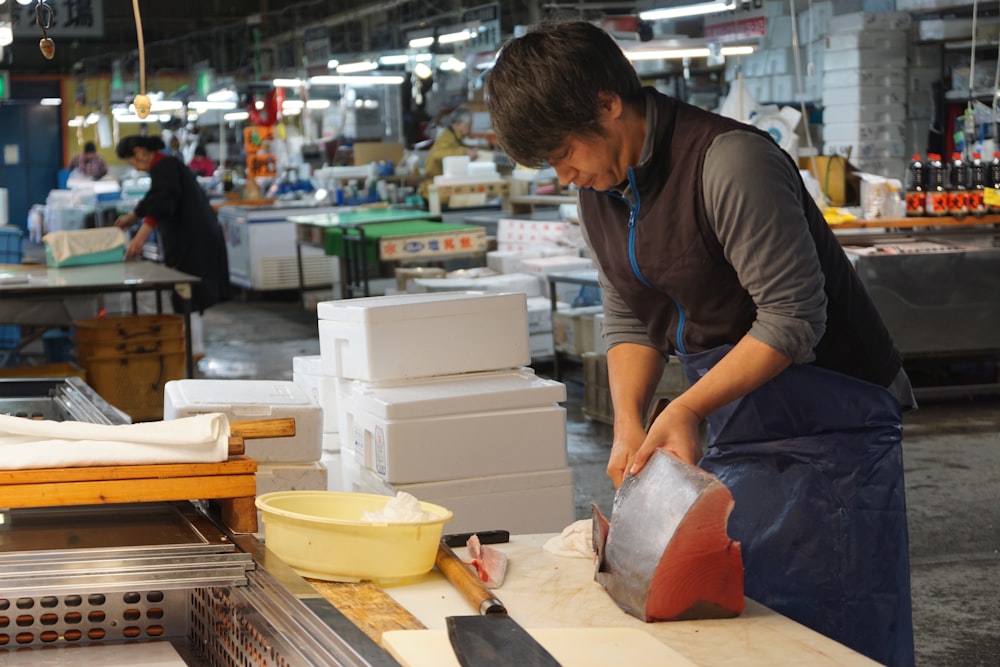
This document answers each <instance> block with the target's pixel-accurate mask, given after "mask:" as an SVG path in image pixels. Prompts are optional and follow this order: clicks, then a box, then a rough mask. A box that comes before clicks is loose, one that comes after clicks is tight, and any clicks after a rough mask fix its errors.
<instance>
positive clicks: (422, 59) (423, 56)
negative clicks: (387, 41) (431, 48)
mask: <svg viewBox="0 0 1000 667" xmlns="http://www.w3.org/2000/svg"><path fill="white" fill-rule="evenodd" d="M413 59H414V60H416V61H417V62H418V63H427V62H430V61H432V60H434V54H433V53H418V54H417V55H416V56H414V57H413Z"/></svg>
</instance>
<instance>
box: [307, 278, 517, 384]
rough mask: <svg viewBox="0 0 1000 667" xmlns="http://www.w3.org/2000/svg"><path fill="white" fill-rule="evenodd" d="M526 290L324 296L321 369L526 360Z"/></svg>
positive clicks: (384, 375) (459, 367)
mask: <svg viewBox="0 0 1000 667" xmlns="http://www.w3.org/2000/svg"><path fill="white" fill-rule="evenodd" d="M525 300H526V298H525V295H524V294H492V293H491V294H486V293H481V292H439V293H431V294H403V295H397V296H379V297H368V298H363V299H342V300H340V301H323V302H321V303H319V304H317V306H316V313H317V316H318V318H319V346H320V356H321V357H322V363H323V373H324V374H325V375H335V376H337V377H341V378H352V379H356V380H366V381H382V380H397V379H408V378H416V377H429V376H435V375H449V374H454V373H471V372H476V371H485V370H496V369H499V368H512V367H516V366H525V365H527V364H528V363H529V362H530V361H531V355H530V352H529V349H528V315H527V307H526V305H525Z"/></svg>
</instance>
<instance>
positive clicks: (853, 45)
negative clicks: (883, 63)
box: [823, 30, 908, 52]
mask: <svg viewBox="0 0 1000 667" xmlns="http://www.w3.org/2000/svg"><path fill="white" fill-rule="evenodd" d="M907 42H908V40H907V35H906V33H905V32H890V31H886V30H867V31H865V32H855V33H847V34H844V33H839V34H835V35H827V36H826V39H825V40H823V48H824V50H825V51H827V52H831V51H847V50H851V49H855V50H857V49H870V50H875V51H891V52H896V51H898V50H900V49H903V50H905V49H906V45H907Z"/></svg>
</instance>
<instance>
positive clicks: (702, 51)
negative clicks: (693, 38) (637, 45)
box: [625, 46, 753, 61]
mask: <svg viewBox="0 0 1000 667" xmlns="http://www.w3.org/2000/svg"><path fill="white" fill-rule="evenodd" d="M751 53H753V47H752V46H724V47H722V52H721V55H723V56H746V55H750V54H751ZM709 55H710V51H709V48H708V47H707V46H701V47H692V48H675V49H648V50H642V49H635V50H630V51H625V57H626V58H628V59H629V60H632V61H635V60H667V59H678V58H707V57H708V56H709Z"/></svg>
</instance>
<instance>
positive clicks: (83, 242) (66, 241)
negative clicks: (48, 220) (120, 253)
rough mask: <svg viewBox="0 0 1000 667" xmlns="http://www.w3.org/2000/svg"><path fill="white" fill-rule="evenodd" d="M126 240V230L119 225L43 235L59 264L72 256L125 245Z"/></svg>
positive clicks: (44, 241)
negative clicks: (119, 227)
mask: <svg viewBox="0 0 1000 667" xmlns="http://www.w3.org/2000/svg"><path fill="white" fill-rule="evenodd" d="M125 240H126V239H125V232H123V231H122V230H120V229H118V228H117V227H98V228H96V229H71V230H60V231H57V232H49V233H48V234H46V235H45V236H43V237H42V242H43V243H45V245H47V246H48V247H49V249H50V250H51V251H52V258H53V259H54V260H55V261H56V263H59V264H61V263H62V262H65V261H66V260H67V259H69V258H70V257H79V256H80V255H92V254H95V253H99V252H104V251H105V250H111V249H112V248H118V247H120V246H124V245H125Z"/></svg>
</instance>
